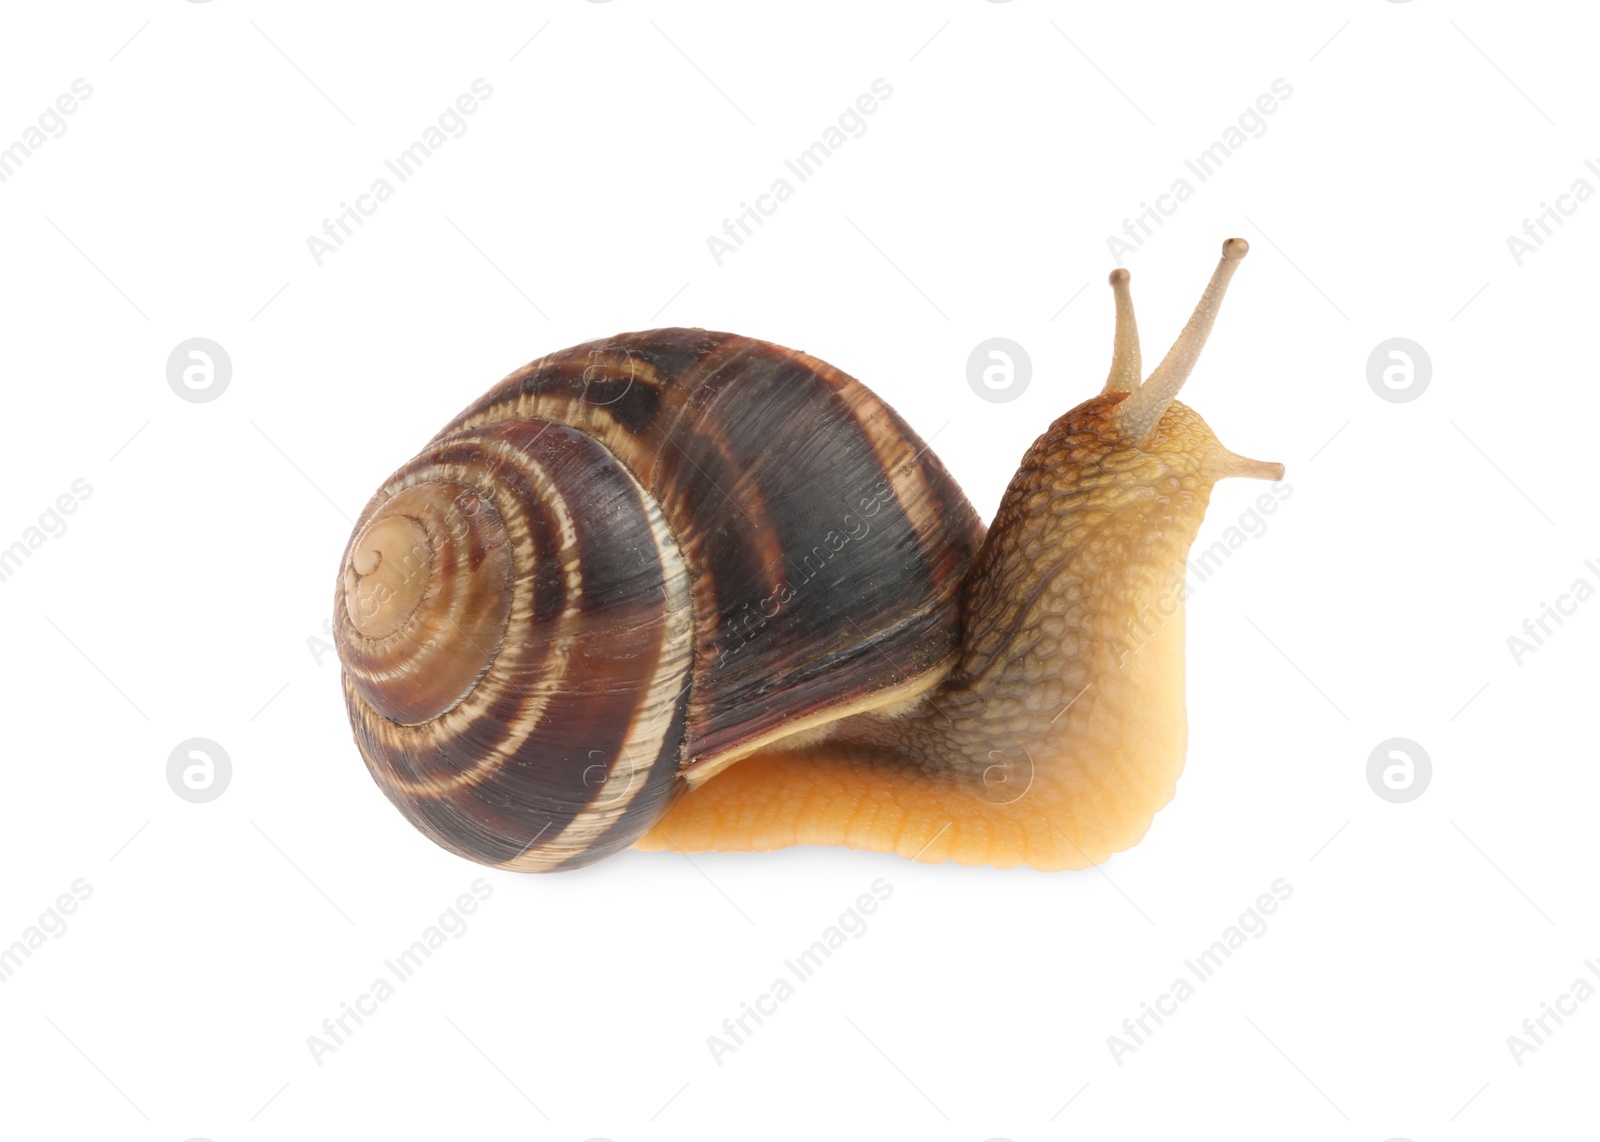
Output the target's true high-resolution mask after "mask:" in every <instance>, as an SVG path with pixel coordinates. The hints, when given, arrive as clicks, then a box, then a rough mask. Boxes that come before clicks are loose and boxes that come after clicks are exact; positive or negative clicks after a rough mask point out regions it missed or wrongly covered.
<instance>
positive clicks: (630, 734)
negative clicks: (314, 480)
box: [335, 419, 692, 869]
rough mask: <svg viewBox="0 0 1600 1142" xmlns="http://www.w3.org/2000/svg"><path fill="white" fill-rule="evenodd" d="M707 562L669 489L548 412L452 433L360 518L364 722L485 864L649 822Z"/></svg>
mask: <svg viewBox="0 0 1600 1142" xmlns="http://www.w3.org/2000/svg"><path fill="white" fill-rule="evenodd" d="M690 618H691V609H690V603H689V577H688V571H687V568H686V565H685V562H684V559H683V556H682V553H681V552H680V551H679V550H678V547H677V544H676V541H675V540H674V539H673V536H672V533H671V529H670V528H669V527H668V526H667V524H666V521H665V519H664V518H663V516H662V514H661V509H660V506H659V505H658V504H657V503H656V502H655V500H654V498H653V497H652V496H650V495H649V493H648V492H646V491H645V490H644V489H643V488H641V487H640V486H639V484H638V483H637V481H636V480H634V478H633V477H632V475H631V474H630V473H629V472H628V471H627V470H626V469H625V468H623V467H622V466H621V465H620V464H618V463H617V461H616V459H615V458H614V457H613V456H611V454H610V453H609V452H607V451H606V449H605V448H604V447H602V446H601V445H599V444H597V443H596V442H595V441H594V440H592V439H591V438H590V437H588V436H586V435H584V434H583V433H581V432H578V431H575V430H574V429H572V428H569V427H567V426H564V425H560V424H552V423H550V422H548V421H543V420H537V419H521V420H508V421H501V422H498V423H494V424H488V425H484V426H481V427H477V428H469V429H465V430H461V431H456V432H452V433H449V434H447V435H445V436H441V437H439V438H437V439H435V440H434V441H433V442H432V443H431V444H430V445H429V446H428V447H427V448H426V449H425V450H424V451H423V452H422V453H421V454H420V455H419V456H417V457H416V458H415V459H413V460H412V461H411V462H410V463H408V464H407V465H405V467H403V468H401V469H400V471H398V472H396V473H395V474H394V475H393V476H392V477H390V479H389V480H388V481H387V482H386V483H385V485H384V486H383V488H382V489H380V490H379V492H378V493H377V495H376V496H374V497H373V500H372V501H371V503H369V504H368V506H367V509H366V511H365V512H363V513H362V517H361V519H360V520H359V521H358V522H357V525H356V530H355V534H354V536H353V537H352V539H351V543H350V546H349V549H348V550H347V552H346V556H345V560H344V571H343V574H342V575H341V578H340V583H339V599H338V601H337V604H336V607H335V624H336V625H335V634H336V642H337V644H338V646H339V648H340V653H341V657H342V658H343V661H344V666H345V696H346V704H347V707H348V709H349V713H350V717H351V721H352V724H353V725H354V728H355V733H356V739H357V742H358V744H359V745H360V747H361V752H362V755H363V756H364V757H365V758H366V760H367V765H368V768H369V769H370V770H371V771H372V774H373V777H374V778H375V779H376V780H377V782H378V784H379V785H380V786H381V787H382V788H383V789H384V791H385V792H386V793H387V794H388V796H389V798H390V799H391V800H392V801H394V802H395V804H396V805H398V806H399V807H400V809H401V810H402V811H403V812H404V813H405V815H406V816H407V817H408V818H410V820H411V821H412V823H413V824H415V825H416V826H417V827H418V828H420V829H421V830H422V831H423V832H424V833H426V834H428V835H429V836H430V837H432V838H433V839H434V840H436V841H438V842H439V843H440V844H443V845H444V846H445V847H447V848H449V849H451V850H453V851H455V852H457V853H460V854H461V855H462V856H466V857H469V858H471V859H473V860H477V861H480V862H483V863H487V864H493V865H499V866H502V867H508V868H522V869H549V868H557V867H571V866H575V865H578V864H584V863H587V862H589V861H591V860H598V859H600V858H601V857H603V856H606V855H608V854H609V853H611V852H614V851H615V850H617V849H619V848H624V847H626V846H627V845H629V844H631V843H632V842H633V841H634V840H635V839H637V837H638V835H639V834H640V833H642V832H643V831H644V830H645V829H647V828H648V827H649V826H650V824H651V823H652V822H653V821H654V820H655V819H656V818H657V817H658V816H659V815H660V813H661V811H662V810H663V808H664V807H665V804H666V802H667V800H668V799H669V798H670V797H671V796H672V794H673V792H674V791H675V783H676V781H677V767H678V756H679V744H680V739H681V735H682V721H683V713H684V709H685V705H686V698H687V689H688V687H687V682H688V677H689V671H690V666H691V661H692V655H691V646H692V637H691V621H690Z"/></svg>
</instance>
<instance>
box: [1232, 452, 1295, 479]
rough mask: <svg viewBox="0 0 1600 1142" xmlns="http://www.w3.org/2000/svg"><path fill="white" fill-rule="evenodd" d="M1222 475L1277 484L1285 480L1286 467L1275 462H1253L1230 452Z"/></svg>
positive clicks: (1246, 457)
mask: <svg viewBox="0 0 1600 1142" xmlns="http://www.w3.org/2000/svg"><path fill="white" fill-rule="evenodd" d="M1222 475H1223V476H1224V477H1227V476H1241V477H1243V478H1244V479H1247V480H1271V481H1273V482H1276V481H1278V480H1281V479H1283V476H1284V467H1283V465H1282V464H1279V463H1278V462H1276V461H1274V460H1252V459H1250V458H1249V457H1248V456H1240V455H1238V454H1237V453H1232V452H1230V453H1229V454H1228V459H1227V462H1226V463H1225V464H1224V466H1223V469H1222Z"/></svg>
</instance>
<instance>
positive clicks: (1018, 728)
mask: <svg viewBox="0 0 1600 1142" xmlns="http://www.w3.org/2000/svg"><path fill="white" fill-rule="evenodd" d="M1247 250H1248V247H1247V245H1246V243H1245V242H1244V241H1243V240H1242V239H1238V238H1234V239H1230V240H1229V241H1228V242H1226V243H1224V245H1223V248H1222V260H1221V262H1220V263H1218V265H1217V269H1216V272H1215V273H1214V274H1213V275H1212V278H1211V282H1210V284H1209V285H1208V286H1207V287H1206V291H1205V294H1204V295H1203V296H1202V297H1201V299H1200V303H1199V305H1198V306H1197V307H1196V309H1195V312H1194V315H1193V316H1192V317H1191V318H1190V319H1189V322H1188V324H1187V325H1186V326H1185V327H1184V329H1183V332H1182V334H1181V335H1180V336H1179V337H1178V340H1177V342H1176V343H1175V344H1174V345H1173V347H1172V350H1171V351H1170V352H1169V353H1168V354H1167V356H1166V357H1165V359H1163V360H1162V362H1161V364H1160V365H1159V366H1157V367H1156V369H1155V371H1154V372H1152V373H1151V374H1150V376H1149V377H1148V378H1147V379H1145V380H1144V382H1143V383H1142V384H1141V383H1140V379H1139V378H1140V372H1141V370H1140V361H1139V341H1138V334H1137V331H1136V329H1135V325H1134V317H1133V302H1132V299H1131V297H1130V295H1129V291H1128V273H1127V271H1126V270H1117V271H1116V272H1114V273H1113V274H1112V275H1111V284H1112V287H1113V289H1114V291H1115V296H1116V315H1117V316H1116V347H1115V352H1114V354H1113V358H1112V364H1111V375H1110V377H1109V379H1108V380H1107V381H1106V384H1105V388H1104V389H1103V390H1102V391H1101V392H1100V394H1099V395H1097V396H1095V397H1092V398H1090V399H1089V400H1087V401H1085V402H1084V403H1083V404H1080V405H1079V406H1078V407H1077V408H1074V409H1072V410H1071V411H1070V412H1068V413H1067V414H1066V415H1064V416H1062V417H1061V418H1060V419H1059V420H1057V421H1056V422H1055V423H1054V424H1052V425H1051V426H1050V427H1049V429H1048V430H1047V431H1046V432H1045V433H1044V435H1043V436H1041V437H1039V439H1038V440H1036V441H1035V442H1034V444H1033V446H1032V447H1030V448H1029V449H1028V451H1027V454H1026V455H1024V456H1023V458H1022V464H1021V467H1020V468H1019V470H1018V471H1017V474H1016V476H1015V477H1013V479H1012V481H1011V484H1010V486H1009V487H1008V488H1007V489H1006V492H1005V496H1004V498H1003V499H1002V501H1001V503H1000V508H999V510H998V511H997V512H996V514H995V518H994V521H993V523H992V524H991V525H990V526H989V528H988V529H987V533H986V532H985V529H984V526H983V524H982V523H981V522H980V521H979V519H978V517H977V515H976V514H975V513H974V511H973V509H972V506H971V505H970V504H968V502H967V500H966V497H965V496H963V495H962V493H961V490H960V489H959V488H958V487H957V486H956V483H955V481H954V480H953V479H951V477H950V475H949V474H948V473H947V472H946V471H945V468H944V466H943V465H942V464H941V463H940V462H939V460H938V458H937V457H936V456H935V455H934V454H933V452H932V451H930V450H929V448H928V446H927V445H926V444H924V443H923V441H922V440H921V439H920V438H919V437H918V436H917V434H916V433H915V432H913V431H912V430H911V429H910V427H909V426H907V425H906V423H905V422H904V421H903V420H901V419H900V417H899V416H898V415H897V414H896V413H895V412H894V410H893V409H891V408H889V407H888V405H886V404H884V403H883V402H882V401H881V400H879V399H878V398H877V397H876V396H874V395H873V394H872V392H870V391H869V390H868V389H867V388H866V387H865V386H864V385H862V384H861V383H860V382H858V381H856V380H854V379H853V378H851V377H849V376H847V375H845V374H844V373H842V372H840V371H839V370H838V369H835V368H833V367H832V366H831V365H828V364H825V363H824V362H822V361H819V360H817V359H815V358H813V357H809V356H807V355H805V354H804V353H798V352H795V351H794V350H791V349H784V348H780V347H779V346H776V345H771V344H768V343H766V342H762V341H753V340H751V339H749V338H746V337H738V336H734V335H732V334H727V333H712V332H708V331H706V330H703V329H657V330H651V331H650V332H646V333H628V334H621V335H618V336H616V337H610V338H607V339H605V340H602V341H593V342H590V343H588V344H586V345H579V346H576V347H574V348H571V349H566V350H563V351H562V352H559V353H553V354H551V355H549V356H547V357H544V358H542V359H540V360H538V361H536V362H534V363H533V364H531V365H529V366H528V367H526V368H524V369H522V370H520V371H518V372H516V373H513V374H512V375H511V376H509V377H507V378H506V379H505V380H504V381H502V382H500V383H499V384H498V385H496V386H495V387H494V388H493V389H491V390H490V391H489V392H488V393H486V394H485V395H484V396H483V397H481V398H480V399H479V400H477V401H476V402H474V403H473V404H472V405H471V406H470V407H469V408H467V409H466V411H465V412H463V413H462V414H461V415H460V416H458V417H457V418H456V419H455V420H454V421H452V422H451V423H450V424H449V425H448V426H446V427H445V429H444V430H443V431H442V432H440V433H439V434H438V435H437V436H436V437H434V439H433V440H432V441H431V442H430V443H429V444H428V445H427V447H426V448H424V449H423V451H422V453H421V454H420V455H418V456H417V457H416V458H415V459H413V460H410V461H408V462H407V463H406V464H405V466H403V467H402V468H401V469H400V470H399V471H398V472H396V473H395V474H394V475H393V476H391V477H390V478H389V479H388V481H386V482H385V483H384V485H383V487H382V488H381V489H379V491H378V493H377V494H376V495H375V496H374V497H373V498H372V500H371V502H370V503H368V504H367V507H366V510H365V511H363V512H362V513H361V518H360V520H359V521H357V523H356V527H355V531H354V534H353V535H352V537H351V540H350V543H349V546H348V547H347V549H346V551H345V554H344V560H343V563H342V566H341V571H340V575H339V584H338V589H337V597H336V601H335V611H334V615H335V619H334V621H335V632H336V642H337V644H338V648H339V656H340V659H341V661H342V662H343V665H344V686H345V697H346V704H347V706H348V709H349V714H350V720H351V723H352V725H353V726H354V729H355V738H356V743H357V745H358V746H359V747H360V750H361V754H362V756H363V757H364V758H365V759H366V763H367V767H368V769H369V770H370V771H371V772H372V775H373V777H374V778H375V779H376V780H377V782H378V784H379V786H380V787H381V788H382V789H383V791H384V792H385V793H386V794H387V795H388V796H389V798H390V800H392V801H393V802H394V803H395V804H396V805H398V806H399V807H400V810H401V811H402V812H403V813H404V814H405V815H406V817H407V818H408V819H409V820H410V821H411V822H412V823H413V824H414V825H416V826H417V828H419V829H421V830H422V831H423V832H424V833H426V834H427V835H428V836H429V837H431V838H433V839H434V840H435V841H437V842H438V843H439V844H441V845H443V846H444V847H445V848H447V849H450V850H451V851H452V852H455V853H459V854H460V855H462V856H465V857H468V858H470V859H472V860H476V861H480V862H482V863H484V864H489V865H495V866H499V867H503V868H513V869H522V870H528V871H547V870H554V869H566V868H576V867H578V866H580V865H584V864H588V863H590V862H592V861H596V860H599V859H600V858H602V857H605V856H608V855H610V854H612V853H614V852H616V851H618V850H619V849H623V848H626V847H628V846H630V845H633V846H636V847H639V848H644V849H675V850H679V851H683V852H700V851H707V850H722V851H735V850H738V851H750V850H765V849H775V848H781V847H784V846H787V845H804V844H811V845H846V846H848V847H850V848H857V849H870V850H876V851H882V852H894V853H899V854H901V855H902V856H906V857H911V858H914V859H917V860H921V861H929V862H934V861H944V860H954V861H957V862H959V863H962V864H993V865H998V866H1002V867H1011V866H1014V865H1018V864H1028V865H1031V866H1033V867H1034V868H1038V869H1062V868H1083V867H1086V866H1088V865H1090V864H1094V863H1098V862H1100V861H1103V860H1105V859H1106V858H1107V857H1108V856H1110V855H1111V854H1112V853H1115V852H1118V851H1120V850H1122V849H1125V848H1128V847H1129V846H1131V845H1133V844H1136V843H1137V842H1138V841H1139V839H1140V838H1141V837H1143V835H1144V833H1145V831H1146V830H1147V829H1148V828H1149V826H1150V822H1151V819H1152V817H1153V816H1154V815H1155V813H1156V811H1157V810H1158V809H1160V808H1161V807H1162V806H1163V805H1165V804H1166V803H1167V802H1168V801H1169V800H1170V799H1171V797H1172V794H1173V789H1174V787H1175V785H1176V783H1177V779H1178V775H1179V773H1180V771H1181V770H1182V768H1183V761H1184V752H1185V747H1186V744H1187V736H1188V726H1187V719H1186V714H1185V709H1184V673H1183V667H1184V635H1183V613H1182V599H1181V591H1179V592H1177V594H1176V595H1175V594H1174V591H1173V588H1174V586H1175V585H1176V584H1181V583H1182V581H1183V578H1184V565H1185V561H1186V559H1187V556H1188V552H1189V547H1190V544H1191V543H1192V542H1193V540H1194V537H1195V533H1196V531H1197V530H1198V529H1199V526H1200V521H1201V517H1202V516H1203V515H1204V512H1205V508H1206V503H1207V501H1208V500H1209V498H1210V494H1211V488H1212V485H1213V484H1214V483H1215V482H1216V481H1217V480H1219V479H1221V478H1223V477H1225V476H1250V477H1256V478H1260V479H1268V480H1276V479H1281V478H1282V476H1283V467H1282V465H1280V464H1269V463H1264V462H1261V461H1257V460H1247V459H1245V458H1243V457H1241V456H1236V455H1234V454H1233V453H1232V452H1230V451H1228V450H1227V449H1226V448H1224V447H1223V446H1222V445H1221V444H1220V443H1218V441H1217V438H1216V437H1215V436H1214V435H1213V434H1212V432H1211V430H1210V429H1209V428H1208V427H1207V426H1206V424H1205V422H1204V421H1203V420H1201V419H1200V417H1199V416H1198V415H1197V414H1196V413H1195V412H1194V411H1193V410H1192V409H1190V408H1188V407H1187V406H1186V405H1183V404H1180V403H1179V402H1177V401H1176V400H1175V399H1174V397H1175V396H1176V394H1177V392H1178V390H1179V388H1180V387H1181V386H1182V385H1183V382H1184V380H1185V379H1186V378H1187V377H1188V375H1189V372H1190V370H1191V369H1192V368H1193V367H1194V364H1195V361H1196V359H1197V358H1198V356H1199V354H1200V350H1201V348H1202V346H1203V345H1204V344H1205V340H1206V336H1207V334H1208V333H1209V332H1210V330H1211V326H1212V323H1213V321H1214V320H1215V318H1216V315H1217V309H1218V307H1219V306H1220V305H1221V302H1222V296H1223V292H1224V290H1225V289H1226V287H1227V284H1228V280H1229V278H1231V277H1232V275H1233V271H1234V270H1235V268H1236V267H1237V266H1238V264H1239V259H1241V258H1242V257H1244V255H1245V253H1246V252H1247ZM1158 604H1159V606H1158Z"/></svg>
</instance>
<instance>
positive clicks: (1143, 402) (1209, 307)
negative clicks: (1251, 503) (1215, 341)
mask: <svg viewBox="0 0 1600 1142" xmlns="http://www.w3.org/2000/svg"><path fill="white" fill-rule="evenodd" d="M1249 252H1250V243H1248V242H1246V241H1245V240H1244V239H1243V238H1229V239H1228V240H1227V241H1226V242H1224V243H1223V244H1222V258H1221V260H1220V261H1218V262H1217V268H1216V269H1215V270H1214V271H1212V274H1211V280H1210V282H1208V283H1207V284H1206V290H1205V293H1203V294H1201V295H1200V302H1199V304H1198V305H1196V306H1195V308H1194V313H1193V314H1192V315H1191V316H1190V318H1189V321H1188V324H1186V325H1185V326H1184V327H1183V332H1182V333H1180V334H1178V339H1177V340H1176V341H1174V342H1173V343H1172V348H1171V349H1169V350H1167V355H1166V356H1165V357H1163V358H1162V359H1161V363H1160V364H1159V365H1157V366H1156V367H1155V369H1154V371H1152V372H1151V374H1150V376H1149V377H1147V378H1145V380H1144V382H1143V383H1142V384H1141V383H1140V381H1139V372H1140V356H1139V330H1138V326H1137V325H1136V324H1135V322H1134V317H1133V294H1132V292H1131V291H1130V290H1129V288H1128V280H1129V277H1130V275H1129V273H1128V271H1127V270H1125V269H1121V268H1118V269H1115V270H1112V271H1111V290H1112V293H1113V294H1114V295H1115V297H1116V304H1117V331H1116V338H1115V342H1114V348H1113V350H1112V355H1111V374H1110V376H1108V377H1107V378H1106V385H1105V388H1104V389H1103V390H1102V391H1103V392H1107V393H1117V392H1125V393H1127V394H1128V396H1127V399H1126V400H1124V401H1122V403H1121V404H1119V405H1117V407H1116V410H1115V411H1114V412H1113V414H1112V417H1113V421H1114V423H1115V424H1116V426H1117V428H1118V429H1119V431H1120V432H1121V434H1122V437H1123V438H1124V439H1125V440H1128V441H1130V442H1132V443H1134V444H1135V445H1137V446H1139V447H1145V446H1147V445H1148V444H1149V443H1150V440H1151V438H1152V437H1153V436H1154V435H1155V431H1156V426H1157V425H1158V424H1159V423H1160V421H1161V417H1162V416H1163V415H1164V414H1165V413H1166V411H1167V409H1169V408H1170V407H1172V402H1173V400H1174V399H1176V397H1177V395H1178V392H1179V390H1180V389H1182V388H1183V384H1184V382H1185V381H1187V380H1188V379H1189V374H1190V373H1191V372H1193V371H1194V366H1195V362H1196V361H1198V360H1199V359H1200V351H1201V350H1202V349H1204V348H1205V345H1206V338H1207V337H1209V336H1210V335H1211V327H1212V326H1213V325H1214V324H1216V320H1217V312H1218V310H1220V309H1221V308H1222V298H1223V295H1224V294H1226V293H1227V292H1228V283H1229V281H1231V280H1232V278H1233V274H1234V271H1235V270H1237V269H1238V268H1239V263H1240V262H1241V261H1243V260H1244V256H1245V255H1246V254H1248V253H1249ZM1216 472H1217V477H1218V478H1219V479H1221V478H1223V477H1227V476H1245V477H1249V478H1252V479H1259V480H1281V479H1283V465H1282V464H1276V463H1271V462H1268V461H1265V460H1251V459H1249V458H1247V457H1244V456H1238V455H1235V454H1234V453H1232V452H1228V451H1226V450H1225V449H1224V459H1223V462H1222V463H1221V464H1220V465H1219V466H1218V467H1217V468H1216Z"/></svg>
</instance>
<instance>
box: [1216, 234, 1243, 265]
mask: <svg viewBox="0 0 1600 1142" xmlns="http://www.w3.org/2000/svg"><path fill="white" fill-rule="evenodd" d="M1249 252H1250V243H1249V242H1246V241H1245V240H1244V239H1243V238H1229V239H1228V240H1227V241H1226V242H1224V243H1222V257H1223V259H1224V260H1225V261H1229V262H1237V261H1238V260H1239V259H1240V258H1242V257H1244V256H1245V255H1246V254H1248V253H1249Z"/></svg>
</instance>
